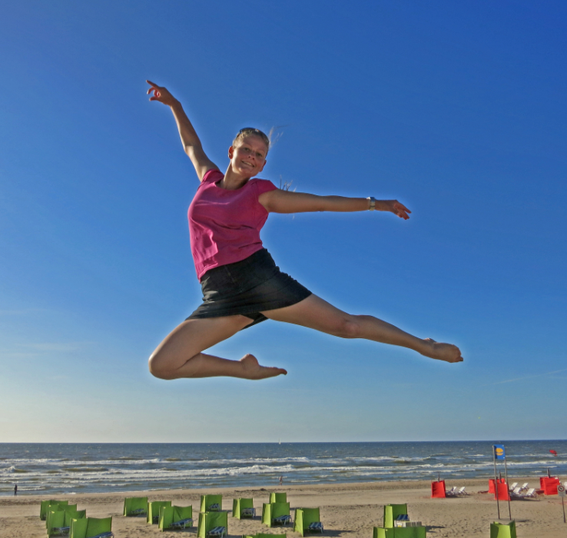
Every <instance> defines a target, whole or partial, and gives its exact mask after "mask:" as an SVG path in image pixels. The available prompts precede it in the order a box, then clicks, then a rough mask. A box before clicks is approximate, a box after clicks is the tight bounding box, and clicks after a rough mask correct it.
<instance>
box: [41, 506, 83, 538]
mask: <svg viewBox="0 0 567 538" xmlns="http://www.w3.org/2000/svg"><path fill="white" fill-rule="evenodd" d="M74 506H76V505H74ZM86 517H87V511H86V510H77V509H75V510H56V511H55V512H53V511H52V512H50V514H49V515H48V524H47V535H48V536H67V535H68V534H69V532H70V531H71V522H72V521H73V519H85V518H86Z"/></svg>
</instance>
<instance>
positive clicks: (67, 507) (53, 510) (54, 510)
mask: <svg viewBox="0 0 567 538" xmlns="http://www.w3.org/2000/svg"><path fill="white" fill-rule="evenodd" d="M59 512H69V513H70V514H74V513H76V512H77V505H76V504H64V505H61V506H56V507H49V509H48V510H47V514H46V516H45V528H46V529H48V528H49V527H51V526H52V525H51V518H53V517H55V514H58V513H59Z"/></svg>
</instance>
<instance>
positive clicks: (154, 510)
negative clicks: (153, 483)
mask: <svg viewBox="0 0 567 538" xmlns="http://www.w3.org/2000/svg"><path fill="white" fill-rule="evenodd" d="M164 506H171V501H152V502H149V503H148V516H147V518H146V521H147V522H148V523H149V524H150V525H157V524H158V523H159V511H160V510H161V508H162V507H164Z"/></svg>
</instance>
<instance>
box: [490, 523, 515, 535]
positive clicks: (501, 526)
mask: <svg viewBox="0 0 567 538" xmlns="http://www.w3.org/2000/svg"><path fill="white" fill-rule="evenodd" d="M490 538H516V522H515V521H514V520H512V521H510V523H498V522H497V521H495V522H494V523H491V524H490Z"/></svg>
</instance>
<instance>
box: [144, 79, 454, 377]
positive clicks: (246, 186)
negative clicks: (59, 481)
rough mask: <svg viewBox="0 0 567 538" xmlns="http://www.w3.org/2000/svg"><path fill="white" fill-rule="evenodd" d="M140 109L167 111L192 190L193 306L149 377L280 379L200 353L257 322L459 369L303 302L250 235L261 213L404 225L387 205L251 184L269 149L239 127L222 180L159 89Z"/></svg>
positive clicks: (255, 133) (156, 355) (377, 326)
mask: <svg viewBox="0 0 567 538" xmlns="http://www.w3.org/2000/svg"><path fill="white" fill-rule="evenodd" d="M147 82H148V84H149V85H150V88H149V89H148V94H149V95H150V96H151V97H150V101H159V102H160V103H163V104H164V105H166V106H168V107H169V108H170V109H171V111H172V113H173V117H174V118H175V121H176V122H177V128H178V130H179V135H180V137H181V143H182V144H183V149H184V150H185V153H186V154H187V155H188V157H189V158H190V159H191V162H192V163H193V166H194V167H195V172H196V173H197V177H198V178H199V181H200V182H201V184H200V185H199V187H198V189H197V193H196V194H195V197H194V198H193V201H192V202H191V205H190V206H189V211H188V219H189V230H190V236H191V251H192V254H193V260H194V262H195V268H196V270H197V276H198V278H199V281H200V283H201V288H202V291H203V303H202V304H201V305H200V306H199V307H198V308H197V310H195V311H194V312H193V313H192V314H191V315H190V316H189V317H188V318H187V319H186V320H185V321H184V322H183V323H181V324H180V325H178V326H177V327H176V328H175V329H174V330H173V331H172V332H171V333H170V334H169V335H167V336H166V337H165V339H164V340H163V342H161V344H160V345H159V346H158V347H157V349H156V350H155V351H154V352H153V354H152V356H151V357H150V361H149V366H150V372H151V373H152V374H153V375H154V376H156V377H159V378H162V379H178V378H182V377H213V376H230V377H240V378H244V379H264V378H268V377H274V376H277V375H281V374H287V372H286V370H284V369H283V368H275V367H267V366H262V365H260V364H259V363H258V360H257V359H256V357H254V356H253V355H250V354H248V355H245V356H244V357H243V358H242V359H240V360H229V359H224V358H220V357H216V356H214V355H209V354H207V353H204V351H205V350H207V349H208V348H210V347H212V346H214V345H215V344H218V343H219V342H222V341H223V340H226V339H227V338H230V337H231V336H233V335H234V334H236V333H237V332H238V331H240V330H242V329H244V328H245V327H249V326H250V325H254V324H256V323H259V322H261V321H264V320H266V319H272V320H275V321H285V322H287V323H294V324H296V325H302V326H304V327H309V328H311V329H315V330H317V331H321V332H324V333H327V334H332V335H334V336H339V337H342V338H364V339H366V340H373V341H374V342H381V343H383V344H391V345H395V346H402V347H406V348H409V349H413V350H414V351H417V352H418V353H420V354H421V355H424V356H426V357H430V358H432V359H438V360H442V361H446V362H460V361H462V360H463V359H462V357H461V352H460V350H459V348H458V347H456V346H454V345H452V344H443V343H438V342H435V341H434V340H431V339H429V338H426V339H421V338H418V337H416V336H412V335H411V334H408V333H406V332H404V331H402V330H401V329H398V328H397V327H394V326H393V325H391V324H389V323H386V322H385V321H381V320H379V319H377V318H375V317H373V316H367V315H352V314H347V313H346V312H343V311H342V310H339V309H338V308H336V307H334V306H333V305H331V304H329V303H328V302H326V301H324V300H323V299H321V298H320V297H317V296H316V295H315V294H313V293H311V292H310V291H309V290H308V289H307V288H305V287H304V286H302V285H301V284H300V283H299V282H297V281H296V280H294V279H293V278H291V277H290V276H289V275H287V274H285V273H282V272H281V271H280V270H279V268H278V267H277V266H276V264H275V263H274V261H273V259H272V257H271V256H270V254H269V253H268V251H267V250H266V249H265V248H264V247H263V246H262V242H261V240H260V230H261V229H262V227H263V225H264V223H265V222H266V219H267V218H268V215H269V214H270V213H304V212H315V211H336V212H345V211H368V210H377V211H389V212H391V213H393V214H394V215H397V216H398V217H400V218H402V219H406V220H407V219H409V213H410V210H409V209H407V208H406V207H405V206H404V205H403V204H401V203H400V202H398V201H397V200H375V199H374V198H373V197H370V198H347V197H343V196H316V195H314V194H305V193H299V192H289V191H287V190H283V189H278V188H277V187H276V186H275V185H274V184H273V183H272V182H270V181H267V180H264V179H253V178H255V177H256V176H257V175H258V174H260V173H261V172H262V170H263V169H264V166H265V164H266V157H267V155H268V151H269V149H270V140H269V139H268V137H267V136H266V135H265V134H264V133H263V132H262V131H259V130H258V129H253V128H245V129H242V130H241V131H240V132H239V133H238V134H237V135H236V138H235V139H234V141H233V142H232V145H231V146H230V148H228V158H229V159H230V162H229V164H228V168H227V169H226V171H225V173H224V174H223V173H222V172H221V171H220V170H219V168H218V167H217V166H216V165H215V164H214V163H213V162H211V160H210V159H209V158H208V157H207V155H206V153H205V151H204V150H203V146H202V145H201V141H200V140H199V137H198V136H197V133H196V131H195V129H194V128H193V125H192V124H191V122H190V121H189V118H188V117H187V115H186V114H185V112H184V110H183V107H182V106H181V103H180V102H179V101H178V100H177V99H175V98H174V97H173V95H171V93H170V92H169V91H168V90H167V89H166V88H164V87H162V86H158V85H157V84H154V83H153V82H150V81H147Z"/></svg>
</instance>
